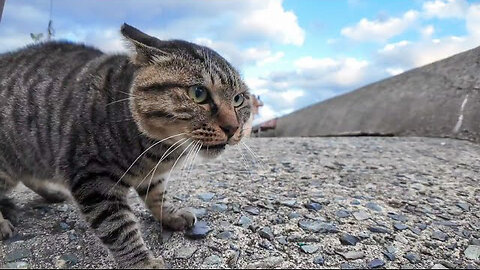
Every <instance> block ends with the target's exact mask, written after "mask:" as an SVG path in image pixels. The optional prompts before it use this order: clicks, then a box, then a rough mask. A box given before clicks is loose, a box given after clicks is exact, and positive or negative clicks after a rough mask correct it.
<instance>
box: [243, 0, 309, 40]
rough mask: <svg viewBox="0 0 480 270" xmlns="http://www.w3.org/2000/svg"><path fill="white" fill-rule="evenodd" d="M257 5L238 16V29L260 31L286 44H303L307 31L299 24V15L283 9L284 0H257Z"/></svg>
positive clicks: (250, 31) (251, 32)
mask: <svg viewBox="0 0 480 270" xmlns="http://www.w3.org/2000/svg"><path fill="white" fill-rule="evenodd" d="M255 5H256V6H257V7H260V8H256V9H253V10H250V11H249V12H246V13H245V14H244V16H242V17H239V18H237V19H239V21H238V29H237V31H239V32H240V33H244V32H248V33H250V34H254V33H258V34H261V35H265V36H267V37H269V38H272V39H274V40H277V41H279V42H281V43H284V44H293V45H297V46H300V45H302V44H303V42H304V40H305V31H304V30H303V29H302V28H301V27H300V26H299V25H298V22H297V16H296V15H295V14H294V13H293V12H292V11H285V10H284V9H283V6H282V0H268V1H255Z"/></svg>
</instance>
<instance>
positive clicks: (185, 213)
mask: <svg viewBox="0 0 480 270" xmlns="http://www.w3.org/2000/svg"><path fill="white" fill-rule="evenodd" d="M196 222H197V217H196V216H195V214H194V213H193V212H192V211H191V210H189V209H188V208H181V209H178V210H177V211H173V213H171V214H168V215H165V218H164V219H163V220H162V225H164V226H167V227H168V228H170V229H172V230H175V231H183V230H186V229H189V228H191V227H193V225H195V223H196Z"/></svg>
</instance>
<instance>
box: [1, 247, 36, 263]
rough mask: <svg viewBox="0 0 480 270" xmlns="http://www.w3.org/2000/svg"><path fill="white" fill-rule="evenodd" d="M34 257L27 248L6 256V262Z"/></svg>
mask: <svg viewBox="0 0 480 270" xmlns="http://www.w3.org/2000/svg"><path fill="white" fill-rule="evenodd" d="M31 255H32V252H31V251H30V250H28V249H26V248H19V249H14V250H12V251H10V252H9V253H8V254H7V256H5V261H6V262H14V261H18V260H20V259H24V258H28V257H30V256H31Z"/></svg>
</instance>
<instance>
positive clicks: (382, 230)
mask: <svg viewBox="0 0 480 270" xmlns="http://www.w3.org/2000/svg"><path fill="white" fill-rule="evenodd" d="M368 230H369V231H371V232H373V233H390V231H389V230H388V229H387V228H385V227H381V226H370V227H368Z"/></svg>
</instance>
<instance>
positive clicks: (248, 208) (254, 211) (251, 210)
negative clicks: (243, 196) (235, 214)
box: [243, 205, 260, 216]
mask: <svg viewBox="0 0 480 270" xmlns="http://www.w3.org/2000/svg"><path fill="white" fill-rule="evenodd" d="M243 210H245V212H247V213H249V214H252V215H254V216H257V215H258V214H260V210H259V209H258V208H257V207H255V206H250V205H248V206H245V207H244V208H243Z"/></svg>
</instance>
